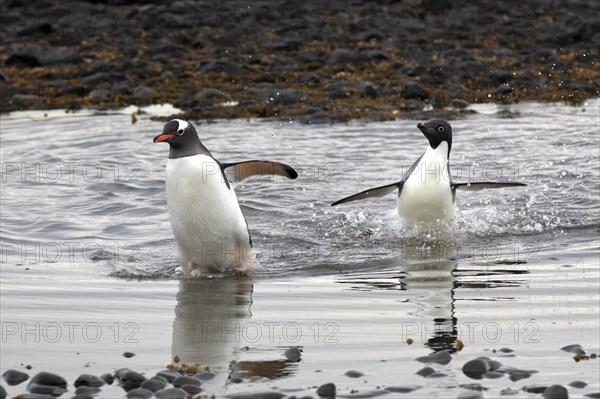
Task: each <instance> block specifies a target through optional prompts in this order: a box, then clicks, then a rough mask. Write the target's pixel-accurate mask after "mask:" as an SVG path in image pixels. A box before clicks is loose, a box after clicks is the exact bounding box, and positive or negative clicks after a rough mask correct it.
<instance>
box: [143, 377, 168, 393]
mask: <svg viewBox="0 0 600 399" xmlns="http://www.w3.org/2000/svg"><path fill="white" fill-rule="evenodd" d="M166 386H167V380H166V379H164V378H163V377H159V376H154V377H152V378H150V379H148V380H146V381H144V382H142V385H140V388H144V389H148V390H149V391H152V392H156V391H159V390H161V389H164V388H165V387H166Z"/></svg>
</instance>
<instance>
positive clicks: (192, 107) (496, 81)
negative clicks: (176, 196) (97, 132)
mask: <svg viewBox="0 0 600 399" xmlns="http://www.w3.org/2000/svg"><path fill="white" fill-rule="evenodd" d="M1 7H2V8H1V9H0V38H1V40H0V43H1V44H0V66H1V72H0V87H1V90H0V105H1V111H2V112H10V111H15V110H26V109H52V108H67V109H79V108H86V107H88V108H89V107H91V108H104V109H106V108H116V107H124V106H127V105H131V104H135V105H147V104H151V103H171V104H173V105H175V106H176V107H178V108H179V109H181V110H182V111H183V114H182V115H181V116H182V117H184V118H188V119H193V120H199V119H204V120H213V119H221V118H268V119H275V120H278V119H282V120H286V121H289V120H291V121H294V122H296V121H297V122H300V123H330V122H343V121H348V120H350V119H365V120H392V119H395V118H418V119H426V118H427V117H430V116H432V115H433V114H435V115H437V116H442V117H454V118H456V117H460V114H463V113H466V112H472V111H470V110H469V104H471V103H481V102H496V103H498V102H499V103H514V102H519V101H524V100H534V101H561V102H562V101H564V102H570V103H578V102H581V101H582V100H584V99H587V98H590V97H596V96H598V90H599V84H600V69H599V68H598V62H599V56H600V51H599V48H600V31H598V27H599V26H600V19H599V17H598V15H599V6H598V3H597V2H596V1H594V0H569V1H567V0H559V1H553V2H550V1H532V2H518V1H509V2H496V1H477V2H475V1H473V2H471V1H465V2H455V1H448V0H441V1H434V0H403V1H392V0H383V1H378V2H367V1H348V2H347V1H306V2H304V1H228V2H221V1H200V2H197V1H186V0H177V1H173V2H165V3H163V2H139V3H135V2H126V1H122V0H113V1H110V0H109V1H95V2H81V1H70V2H55V1H35V2H24V1H4V2H2V5H1Z"/></svg>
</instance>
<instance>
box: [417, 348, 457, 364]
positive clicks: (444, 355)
mask: <svg viewBox="0 0 600 399" xmlns="http://www.w3.org/2000/svg"><path fill="white" fill-rule="evenodd" d="M415 360H416V361H418V362H421V363H437V364H442V365H444V364H448V363H450V361H451V360H452V356H450V354H449V353H448V352H446V351H440V352H436V353H432V354H431V355H427V356H421V357H418V358H416V359H415Z"/></svg>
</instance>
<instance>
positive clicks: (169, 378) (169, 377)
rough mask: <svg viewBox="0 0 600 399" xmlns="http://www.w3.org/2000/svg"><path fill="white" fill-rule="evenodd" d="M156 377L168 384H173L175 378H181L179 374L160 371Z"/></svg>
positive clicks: (170, 371)
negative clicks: (161, 378)
mask: <svg viewBox="0 0 600 399" xmlns="http://www.w3.org/2000/svg"><path fill="white" fill-rule="evenodd" d="M156 375H157V376H159V377H163V378H164V379H165V380H167V381H168V382H173V381H175V379H176V378H179V377H181V374H179V373H178V372H177V371H173V370H162V371H159V372H158V373H156Z"/></svg>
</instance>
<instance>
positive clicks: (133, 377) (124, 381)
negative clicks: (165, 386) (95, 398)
mask: <svg viewBox="0 0 600 399" xmlns="http://www.w3.org/2000/svg"><path fill="white" fill-rule="evenodd" d="M144 381H146V377H144V376H143V375H142V374H140V373H138V372H135V371H132V370H128V371H125V372H123V373H121V374H120V375H119V384H120V385H121V387H122V388H123V389H124V390H125V391H131V390H132V389H136V388H139V387H140V386H141V385H142V383H143V382H144Z"/></svg>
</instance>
